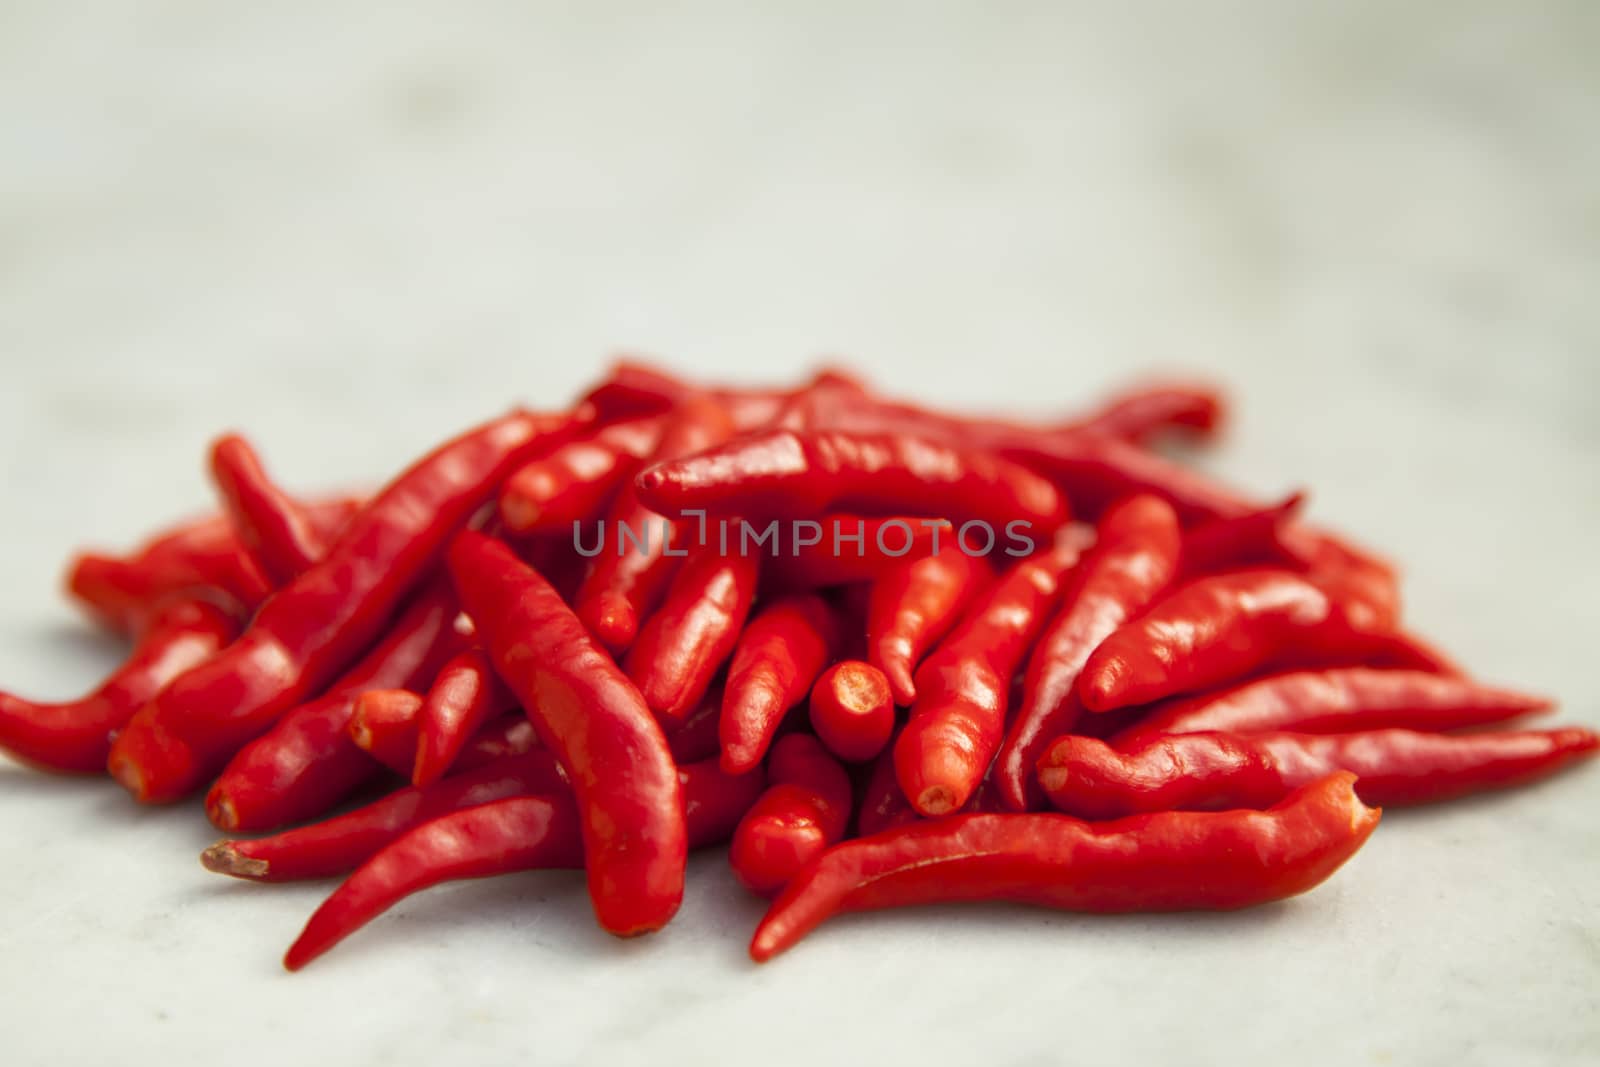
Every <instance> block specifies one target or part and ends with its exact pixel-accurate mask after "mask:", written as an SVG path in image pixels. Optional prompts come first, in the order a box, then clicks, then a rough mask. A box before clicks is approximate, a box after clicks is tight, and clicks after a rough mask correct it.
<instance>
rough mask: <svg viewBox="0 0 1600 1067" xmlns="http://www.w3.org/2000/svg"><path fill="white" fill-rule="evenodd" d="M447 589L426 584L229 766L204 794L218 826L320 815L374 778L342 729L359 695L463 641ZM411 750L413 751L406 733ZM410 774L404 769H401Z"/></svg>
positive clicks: (400, 680)
mask: <svg viewBox="0 0 1600 1067" xmlns="http://www.w3.org/2000/svg"><path fill="white" fill-rule="evenodd" d="M459 612H460V608H459V607H458V606H457V604H456V600H455V595H454V594H453V593H452V592H451V590H450V588H449V587H448V586H447V585H445V584H443V583H437V584H435V585H433V586H430V587H429V588H428V589H427V590H425V591H424V592H423V593H422V594H420V595H419V596H418V597H417V598H416V599H414V600H413V601H412V602H411V604H410V605H409V606H408V607H407V608H406V609H405V611H403V612H402V613H401V615H400V618H399V619H397V620H396V621H395V623H394V625H393V626H392V627H391V628H390V630H389V632H388V633H387V634H386V635H385V636H384V637H383V639H382V640H381V641H379V642H378V643H377V644H376V645H373V646H372V648H371V649H370V650H368V652H367V653H366V655H364V656H362V657H361V659H360V660H358V661H357V662H356V664H355V665H354V666H352V667H351V668H350V669H349V670H347V671H346V672H345V673H344V674H343V675H342V676H341V677H340V678H339V680H338V681H337V682H335V683H334V684H333V685H332V686H330V687H329V688H328V691H327V692H326V693H324V694H323V695H322V696H320V697H318V698H317V699H315V700H312V701H310V702H308V703H305V704H302V705H300V706H299V707H297V708H295V709H293V710H291V711H289V712H288V713H287V714H285V715H284V716H283V717H282V718H281V719H279V720H278V721H277V722H276V723H274V724H273V726H272V728H271V729H270V730H268V731H267V732H266V733H264V734H262V735H261V736H260V737H258V738H256V739H255V740H254V741H251V742H250V743H249V744H247V745H245V746H244V747H243V748H241V749H240V750H239V751H238V752H237V753H236V754H235V755H234V757H233V758H232V759H231V760H229V761H228V765H227V766H226V767H224V768H223V770H222V773H221V774H220V775H219V776H218V777H217V780H216V782H214V783H213V784H212V786H211V789H210V791H208V792H207V793H206V814H207V815H208V816H209V817H210V819H211V822H212V823H213V824H214V825H216V826H217V827H218V828H219V829H223V830H228V831H232V832H238V831H251V830H268V829H271V828H273V827H275V826H282V825H284V824H285V823H291V822H300V821H302V820H305V819H309V818H312V817H313V816H316V815H320V814H322V813H323V812H325V811H327V810H328V809H329V808H331V807H332V806H333V805H335V804H337V803H338V802H339V801H341V800H343V799H344V798H345V797H347V796H349V795H350V794H351V793H353V792H355V790H357V789H358V788H360V787H361V786H362V785H363V784H364V783H366V782H369V781H371V780H372V779H373V778H375V777H377V775H378V774H379V767H378V765H377V764H376V763H375V762H374V761H373V757H372V756H370V755H369V754H368V753H367V752H365V751H363V750H362V749H361V747H360V746H358V745H356V744H355V743H354V741H352V739H351V738H350V736H349V732H348V731H349V727H350V722H351V719H352V716H353V715H354V713H355V709H356V705H357V701H358V699H359V698H360V696H361V695H362V694H363V693H364V692H365V691H367V690H368V689H372V688H374V687H377V688H392V687H396V686H406V685H419V684H422V683H424V682H426V681H427V680H428V679H430V678H432V677H433V675H434V673H435V672H437V671H438V670H439V665H440V664H441V663H443V662H444V661H445V660H446V659H448V658H449V657H450V655H451V653H453V652H454V651H455V650H456V649H458V648H460V647H461V644H462V643H463V641H465V640H466V638H465V637H463V636H462V635H461V634H460V632H459V631H458V630H457V629H456V628H455V625H454V624H455V621H456V619H457V616H458V614H459ZM411 747H412V749H413V750H414V749H415V748H416V745H415V735H414V734H413V742H412V746H411ZM407 767H408V769H409V764H408V765H407Z"/></svg>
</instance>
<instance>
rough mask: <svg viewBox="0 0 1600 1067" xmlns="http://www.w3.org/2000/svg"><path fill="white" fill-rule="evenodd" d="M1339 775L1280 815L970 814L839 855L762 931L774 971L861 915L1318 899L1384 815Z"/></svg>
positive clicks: (830, 855) (757, 945) (805, 880)
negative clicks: (792, 952) (951, 908)
mask: <svg viewBox="0 0 1600 1067" xmlns="http://www.w3.org/2000/svg"><path fill="white" fill-rule="evenodd" d="M1354 783H1355V775H1352V774H1332V775H1329V776H1328V777H1326V778H1323V779H1321V780H1319V781H1317V782H1314V783H1312V784H1311V785H1308V786H1305V787H1304V788H1302V789H1299V790H1297V791H1296V792H1294V793H1293V794H1291V795H1290V796H1289V797H1288V798H1286V799H1285V800H1284V801H1283V802H1282V803H1280V804H1277V805H1274V806H1273V807H1272V808H1270V809H1268V810H1267V811H1242V810H1241V811H1223V812H1160V813H1157V814H1151V815H1135V816H1132V817H1130V818H1127V819H1119V820H1117V821H1115V822H1108V823H1086V822H1082V821H1080V820H1078V819H1074V818H1072V817H1071V816H1069V815H1055V814H1029V815H957V816H953V817H950V818H947V819H937V820H931V821H926V822H920V823H914V824H912V825H910V826H904V827H900V828H899V829H894V830H887V831H885V832H883V833H880V834H877V835H875V836H873V837H865V838H861V839H859V840H856V841H850V842H847V843H846V844H843V845H840V846H838V847H836V848H833V849H830V850H829V851H828V852H826V853H824V854H823V855H822V856H820V857H818V858H817V859H816V860H814V861H812V863H811V864H810V865H809V866H808V867H807V868H806V869H805V870H803V871H801V872H800V874H798V875H797V876H796V877H795V879H794V880H793V881H792V882H790V883H789V886H788V888H786V889H785V890H784V891H783V893H782V895H781V896H779V897H778V899H777V900H776V901H775V902H774V903H773V905H772V907H771V909H770V910H769V911H768V912H767V914H766V917H765V918H763V919H762V920H761V924H760V926H758V927H757V928H756V933H755V937H754V939H753V940H752V941H751V943H750V955H751V957H752V958H753V959H755V960H756V961H757V962H761V961H764V960H767V959H770V958H771V957H773V956H775V955H777V954H778V953H779V952H782V951H783V950H784V949H787V948H790V947H792V946H793V945H794V944H795V943H796V942H797V941H799V940H800V939H801V938H803V937H804V936H805V935H806V934H807V933H809V932H811V930H813V929H815V928H816V927H817V926H818V925H820V924H821V923H822V922H824V921H825V920H827V919H828V918H830V917H831V916H833V915H836V914H839V913H840V912H847V911H865V910H871V909H881V908H898V907H907V906H911V905H917V904H935V903H948V902H954V901H968V900H1004V901H1011V902H1013V903H1019V904H1034V905H1038V906H1040V907H1047V908H1057V909H1062V910H1068V911H1087V912H1136V911H1191V910H1228V909H1234V908H1244V907H1250V906H1252V905H1255V904H1264V903H1267V902H1268V901H1273V900H1281V899H1283V898H1285V897H1292V896H1295V895H1297V894H1299V893H1304V892H1305V891H1306V890H1308V889H1312V888H1314V887H1315V886H1317V885H1318V884H1320V883H1321V882H1323V881H1324V880H1326V879H1327V878H1328V876H1329V875H1331V874H1333V872H1334V871H1336V870H1338V869H1339V867H1341V866H1342V865H1343V864H1344V862H1345V861H1346V860H1348V859H1349V858H1350V857H1351V856H1352V855H1354V854H1355V852H1356V850H1357V849H1359V848H1360V847H1361V845H1362V844H1363V843H1364V842H1365V841H1366V839H1367V837H1368V836H1369V835H1370V834H1371V833H1372V831H1373V829H1374V828H1375V827H1376V826H1377V824H1378V816H1379V812H1378V810H1377V809H1375V808H1369V807H1367V806H1365V805H1364V804H1362V803H1361V801H1360V800H1359V799H1357V797H1356V794H1355V790H1354V788H1353V786H1354Z"/></svg>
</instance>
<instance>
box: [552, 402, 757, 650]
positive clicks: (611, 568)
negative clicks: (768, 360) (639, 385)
mask: <svg viewBox="0 0 1600 1067" xmlns="http://www.w3.org/2000/svg"><path fill="white" fill-rule="evenodd" d="M733 428H734V427H733V419H732V416H730V415H729V413H728V411H727V410H726V409H725V408H724V407H723V406H722V405H721V404H718V403H717V402H716V401H714V400H712V399H710V398H709V397H704V396H693V397H690V398H688V399H686V400H684V401H683V402H682V403H681V404H680V405H679V406H678V407H677V408H676V409H675V410H674V411H673V413H672V415H671V416H670V417H669V418H668V420H667V423H666V425H665V427H664V428H663V429H662V432H661V440H660V441H659V442H658V443H657V444H656V448H655V451H654V452H652V453H651V461H652V462H661V461H663V460H668V459H672V458H675V457H677V456H681V455H685V454H687V453H691V452H697V451H699V450H701V449H703V448H709V447H711V446H712V445H714V444H717V443H718V442H720V441H723V440H726V439H727V438H728V436H729V435H730V434H732V433H733ZM677 514H678V509H676V508H673V509H670V510H669V511H668V512H667V515H670V516H676V515H677ZM683 530H684V527H683V524H682V523H679V522H677V521H670V522H669V521H668V518H667V517H666V516H664V515H663V514H662V512H660V511H658V510H655V509H653V508H651V507H649V506H647V505H646V504H645V503H644V502H643V501H642V500H641V498H640V496H639V494H638V491H637V489H636V488H635V487H634V485H633V483H631V482H630V483H628V484H626V485H624V486H623V487H622V489H621V490H620V491H619V492H618V493H617V497H616V499H615V500H614V501H612V504H611V510H610V512H609V513H608V514H607V516H606V519H605V521H604V522H603V524H602V526H601V529H600V536H599V538H598V540H599V549H600V551H599V554H598V555H596V556H595V557H594V558H593V559H591V560H590V561H589V571H588V573H587V574H586V575H584V578H583V584H582V585H581V586H579V588H578V595H577V599H576V600H575V601H574V602H573V608H574V610H576V611H577V613H578V618H580V619H582V620H583V623H584V625H585V626H587V627H589V632H590V633H592V634H594V635H595V637H596V638H598V639H599V640H600V641H601V642H602V643H603V644H604V645H605V646H606V647H607V648H609V649H610V650H611V651H612V652H619V653H620V652H624V651H626V650H627V648H628V646H629V645H631V644H632V643H633V639H634V637H635V636H637V634H638V631H639V625H640V623H641V622H642V621H643V619H644V617H645V616H646V615H647V614H648V613H649V612H650V609H652V608H653V607H655V604H656V601H657V600H658V599H659V598H660V597H661V594H662V592H663V591H664V590H665V589H666V587H667V584H668V583H669V582H670V581H671V580H672V575H673V573H674V572H675V571H676V570H677V567H678V564H679V562H680V561H681V559H682V557H683V551H684V544H683V542H684V537H683V536H682V535H683ZM624 531H626V532H624ZM669 539H670V541H671V549H670V552H671V554H670V555H669V554H668V553H669V546H668V540H669Z"/></svg>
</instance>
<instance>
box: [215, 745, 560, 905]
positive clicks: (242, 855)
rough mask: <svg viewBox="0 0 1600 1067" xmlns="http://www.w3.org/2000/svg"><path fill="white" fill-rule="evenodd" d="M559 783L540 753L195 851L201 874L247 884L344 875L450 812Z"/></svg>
mask: <svg viewBox="0 0 1600 1067" xmlns="http://www.w3.org/2000/svg"><path fill="white" fill-rule="evenodd" d="M567 789H568V786H567V784H566V778H565V777H564V776H563V775H562V772H561V769H560V767H558V766H557V765H556V761H555V757H553V756H551V755H550V753H548V752H546V751H545V750H544V749H535V750H532V751H529V752H526V753H524V754H522V755H520V756H512V757H509V758H506V759H502V760H498V761H495V762H494V763H490V764H486V765H485V766H483V767H480V768H478V769H476V770H473V771H469V772H465V773H462V774H457V775H451V776H450V777H449V778H445V779H442V780H440V781H437V782H435V783H433V784H432V785H427V786H415V785H411V786H406V787H405V788H403V789H397V790H395V791H394V792H393V793H390V794H388V795H387V796H384V797H380V798H379V799H377V800H375V801H373V802H372V803H370V804H367V805H365V806H363V807H360V808H357V809H355V810H354V811H349V812H345V813H344V814H342V815H336V816H334V817H333V818H331V819H328V820H326V821H324V822H320V823H316V824H314V825H311V826H301V827H296V828H295V829H293V830H285V831H283V832H282V833H278V834H273V835H271V836H270V837H259V838H256V839H255V840H254V841H219V842H217V843H216V844H214V845H212V846H211V847H210V848H208V849H206V850H205V851H204V852H202V853H201V854H200V862H201V864H202V865H204V867H205V868H206V870H208V871H215V872H216V873H218V874H227V875H231V876H233V877H234V878H244V879H248V880H250V881H254V882H298V881H303V880H305V879H310V878H328V877H332V876H333V875H337V874H346V873H348V872H350V871H353V870H355V869H356V868H357V867H359V866H361V864H363V863H365V862H366V861H367V860H368V859H370V858H371V857H372V856H374V855H376V854H377V852H378V851H379V850H380V849H382V848H383V847H384V846H385V845H387V844H389V843H390V842H391V841H393V840H395V839H396V838H398V837H399V836H400V835H401V834H404V833H405V832H406V831H408V830H412V829H415V828H416V827H418V826H421V825H422V824H423V823H426V822H428V821H429V820H431V819H436V818H438V817H439V816H441V815H448V814H449V813H450V812H452V811H460V810H461V809H463V808H470V807H474V806H476V805H478V804H487V803H488V802H489V801H491V800H500V799H502V798H505V797H518V796H528V795H530V794H534V793H539V794H549V793H562V792H565V791H566V790H567Z"/></svg>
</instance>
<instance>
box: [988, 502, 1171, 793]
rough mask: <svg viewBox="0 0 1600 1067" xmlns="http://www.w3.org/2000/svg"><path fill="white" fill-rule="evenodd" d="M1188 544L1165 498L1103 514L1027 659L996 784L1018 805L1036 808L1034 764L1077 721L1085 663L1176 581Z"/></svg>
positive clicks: (1124, 504)
mask: <svg viewBox="0 0 1600 1067" xmlns="http://www.w3.org/2000/svg"><path fill="white" fill-rule="evenodd" d="M1181 543H1182V542H1181V540H1180V536H1179V531H1178V516H1177V514H1176V513H1175V512H1174V511H1173V510H1172V506H1171V505H1170V504H1168V503H1167V502H1166V501H1164V500H1163V499H1161V498H1160V497H1157V496H1152V495H1149V494H1143V495H1139V496H1134V497H1129V498H1128V499H1127V500H1124V501H1122V502H1120V503H1118V504H1116V505H1115V506H1113V507H1111V508H1110V509H1108V510H1107V511H1106V512H1105V513H1104V515H1103V516H1102V518H1101V520H1100V525H1099V528H1098V530H1097V532H1096V541H1095V544H1094V548H1093V550H1092V551H1091V552H1090V554H1089V555H1088V556H1087V557H1086V558H1085V559H1084V560H1083V561H1082V562H1081V563H1080V564H1079V565H1078V567H1077V568H1076V569H1075V570H1074V571H1073V573H1072V574H1071V575H1070V576H1068V578H1067V581H1066V588H1065V590H1064V591H1063V594H1062V607H1061V610H1060V611H1059V612H1058V613H1057V614H1056V615H1055V617H1054V618H1052V619H1051V620H1050V621H1049V623H1048V624H1047V625H1046V627H1045V629H1044V632H1043V633H1042V634H1041V635H1040V637H1039V642H1038V645H1037V647H1036V648H1035V649H1034V651H1033V655H1032V656H1030V657H1029V659H1028V669H1027V674H1026V675H1025V676H1024V679H1023V687H1022V694H1023V695H1022V707H1021V709H1020V710H1019V711H1018V713H1017V717H1016V719H1015V720H1014V721H1013V722H1012V724H1011V728H1010V730H1009V731H1007V734H1006V738H1005V741H1004V742H1003V743H1002V744H1001V746H1000V751H999V752H998V753H997V754H996V757H995V765H994V782H995V789H996V790H997V791H998V793H999V795H1000V797H1001V799H1002V800H1003V801H1004V802H1005V804H1006V805H1007V806H1008V807H1009V808H1010V809H1011V810H1013V811H1026V810H1027V809H1028V808H1030V807H1034V806H1036V804H1035V797H1036V794H1037V791H1038V790H1037V787H1036V786H1035V784H1034V780H1033V765H1034V762H1035V761H1037V760H1038V758H1039V753H1040V752H1041V751H1043V749H1044V746H1045V745H1046V744H1047V743H1048V742H1049V740H1050V739H1051V738H1052V737H1054V736H1056V735H1057V734H1060V733H1062V732H1064V731H1066V730H1068V729H1070V728H1071V726H1072V723H1073V722H1074V720H1076V719H1077V717H1078V711H1079V707H1078V701H1077V697H1076V696H1075V695H1074V690H1075V688H1076V686H1077V682H1078V676H1079V675H1080V674H1081V673H1082V671H1083V665H1084V664H1085V663H1086V662H1087V661H1088V659H1089V656H1090V654H1091V653H1092V652H1093V651H1094V650H1095V649H1096V648H1097V647H1098V646H1099V645H1100V643H1101V642H1102V641H1104V640H1105V639H1106V638H1107V637H1108V636H1110V635H1111V634H1112V633H1114V632H1115V631H1116V630H1117V628H1118V627H1120V626H1122V625H1123V623H1125V622H1127V621H1128V619H1130V618H1132V617H1134V616H1136V615H1137V614H1138V613H1139V612H1141V611H1143V610H1144V608H1145V606H1146V605H1148V604H1149V603H1150V602H1151V601H1152V600H1153V599H1154V598H1155V597H1156V596H1157V595H1158V594H1160V592H1161V591H1162V590H1163V589H1165V588H1166V587H1167V584H1168V583H1169V582H1171V581H1172V578H1173V575H1174V574H1176V573H1177V569H1178V557H1179V551H1180V545H1181Z"/></svg>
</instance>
